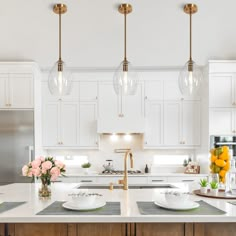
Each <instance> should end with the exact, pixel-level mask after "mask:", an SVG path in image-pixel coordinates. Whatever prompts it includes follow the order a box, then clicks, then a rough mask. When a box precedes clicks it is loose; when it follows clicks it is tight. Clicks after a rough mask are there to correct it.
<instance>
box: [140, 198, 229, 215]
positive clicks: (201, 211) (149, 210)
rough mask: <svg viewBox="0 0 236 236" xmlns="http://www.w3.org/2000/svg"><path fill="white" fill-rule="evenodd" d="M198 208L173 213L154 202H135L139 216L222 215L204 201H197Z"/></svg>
mask: <svg viewBox="0 0 236 236" xmlns="http://www.w3.org/2000/svg"><path fill="white" fill-rule="evenodd" d="M197 203H199V205H200V206H199V207H198V208H196V209H192V210H184V211H182V210H181V211H175V210H168V209H165V208H162V207H159V206H157V205H156V204H155V203H154V202H137V205H138V209H139V212H140V214H141V215H223V214H225V213H226V212H225V211H222V210H220V209H218V208H216V207H214V206H212V205H210V204H208V203H206V202H204V201H197Z"/></svg>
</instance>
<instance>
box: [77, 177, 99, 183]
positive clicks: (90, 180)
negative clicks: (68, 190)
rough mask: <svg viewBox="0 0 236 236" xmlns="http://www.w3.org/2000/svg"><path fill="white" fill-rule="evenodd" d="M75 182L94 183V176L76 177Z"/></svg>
mask: <svg viewBox="0 0 236 236" xmlns="http://www.w3.org/2000/svg"><path fill="white" fill-rule="evenodd" d="M77 183H85V184H86V183H89V184H90V183H96V177H77Z"/></svg>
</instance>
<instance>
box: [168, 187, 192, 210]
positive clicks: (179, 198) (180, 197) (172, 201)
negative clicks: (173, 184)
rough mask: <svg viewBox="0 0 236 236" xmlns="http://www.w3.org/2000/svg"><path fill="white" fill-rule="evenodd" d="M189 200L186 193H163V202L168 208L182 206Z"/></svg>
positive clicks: (174, 191) (175, 191)
mask: <svg viewBox="0 0 236 236" xmlns="http://www.w3.org/2000/svg"><path fill="white" fill-rule="evenodd" d="M188 198H189V193H188V192H183V191H177V190H173V191H166V192H165V200H166V203H167V204H168V205H170V206H179V205H181V206H182V205H184V204H185V203H186V202H187V201H188Z"/></svg>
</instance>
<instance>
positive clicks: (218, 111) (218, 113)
mask: <svg viewBox="0 0 236 236" xmlns="http://www.w3.org/2000/svg"><path fill="white" fill-rule="evenodd" d="M234 129H235V128H234V125H233V111H232V109H231V108H211V109H210V111H209V130H210V134H220V135H227V134H232V133H233V131H234Z"/></svg>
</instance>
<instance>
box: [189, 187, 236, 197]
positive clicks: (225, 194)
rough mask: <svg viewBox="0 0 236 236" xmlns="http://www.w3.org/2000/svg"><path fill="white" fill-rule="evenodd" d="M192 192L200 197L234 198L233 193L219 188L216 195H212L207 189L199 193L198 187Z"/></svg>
mask: <svg viewBox="0 0 236 236" xmlns="http://www.w3.org/2000/svg"><path fill="white" fill-rule="evenodd" d="M193 193H194V194H196V195H199V196H202V197H210V198H219V199H236V195H233V194H231V193H226V192H225V191H224V190H219V192H218V193H217V195H213V194H212V193H211V192H210V190H209V189H208V192H207V193H206V194H204V193H201V192H200V190H199V189H198V190H194V191H193Z"/></svg>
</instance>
